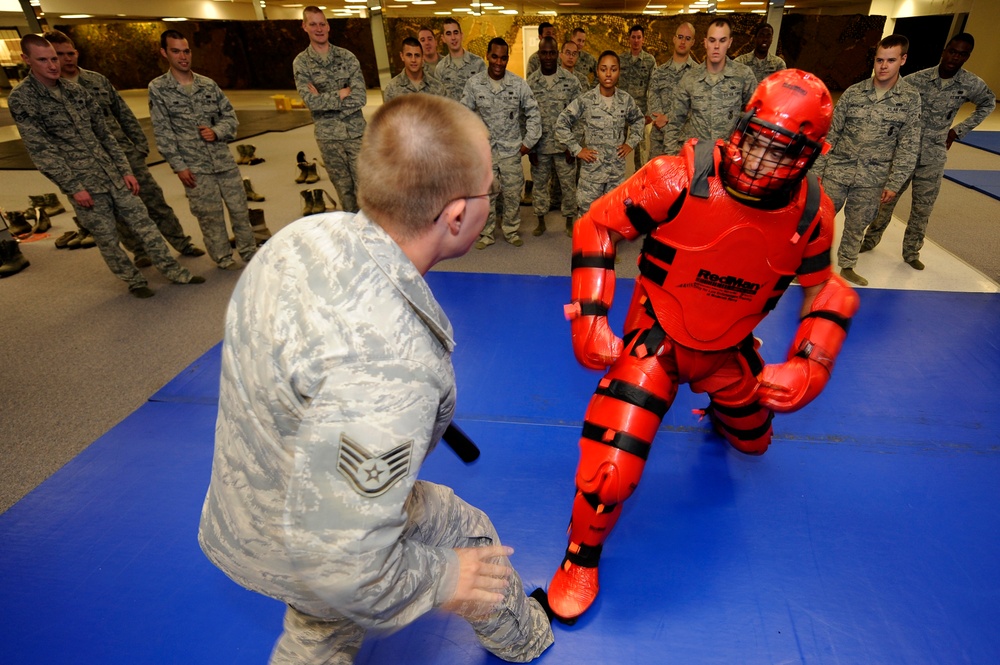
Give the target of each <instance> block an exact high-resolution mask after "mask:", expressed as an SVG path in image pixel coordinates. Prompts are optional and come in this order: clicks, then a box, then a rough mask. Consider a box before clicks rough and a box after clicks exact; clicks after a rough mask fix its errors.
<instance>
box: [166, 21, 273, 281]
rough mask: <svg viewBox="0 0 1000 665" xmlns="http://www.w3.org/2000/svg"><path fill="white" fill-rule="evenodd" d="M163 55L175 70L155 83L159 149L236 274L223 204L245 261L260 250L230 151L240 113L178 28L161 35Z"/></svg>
mask: <svg viewBox="0 0 1000 665" xmlns="http://www.w3.org/2000/svg"><path fill="white" fill-rule="evenodd" d="M160 55H162V56H163V57H164V59H166V61H167V64H168V65H169V66H170V69H169V70H168V71H167V73H166V74H164V75H163V76H159V77H157V78H155V79H153V80H152V81H150V82H149V119H150V120H151V121H152V123H153V134H154V135H155V136H156V146H157V148H159V150H160V154H162V155H163V158H164V159H166V160H167V163H168V164H170V168H171V169H173V171H174V173H176V174H177V177H178V178H179V179H180V181H181V182H182V183H183V184H184V193H185V194H186V195H187V198H188V205H189V206H191V214H192V215H194V216H195V218H196V219H197V220H198V226H200V227H201V235H202V237H203V238H204V239H205V247H207V248H208V255H209V256H210V257H211V258H212V260H213V261H215V263H216V265H218V266H219V267H220V268H222V269H223V270H234V269H236V268H237V265H236V262H235V261H234V260H233V250H232V247H231V246H230V244H229V233H228V232H227V231H226V215H225V212H224V210H223V207H222V205H223V202H224V203H225V207H226V209H228V210H229V223H230V224H231V225H232V227H233V235H234V236H235V237H236V251H238V252H239V254H240V257H241V258H242V259H243V261H244V262H248V261H250V259H251V258H253V255H254V252H256V251H257V243H256V241H255V240H254V237H253V230H252V229H251V228H250V210H249V208H248V207H247V192H246V188H245V187H244V186H243V177H242V176H241V175H240V169H239V167H238V166H237V165H236V160H235V159H233V154H232V153H231V152H230V151H229V142H230V141H232V140H233V139H235V138H236V127H237V125H238V124H239V121H238V120H237V119H236V111H235V110H233V105H232V104H230V103H229V100H228V99H227V98H226V96H225V95H224V94H223V92H222V89H221V88H219V86H218V84H217V83H216V82H215V81H213V80H212V79H210V78H208V77H207V76H202V75H201V74H195V73H194V72H193V71H191V47H189V46H188V41H187V39H185V38H184V35H182V34H180V33H179V32H177V31H176V30H167V31H165V32H164V33H163V34H161V35H160Z"/></svg>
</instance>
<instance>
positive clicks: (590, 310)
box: [580, 300, 608, 316]
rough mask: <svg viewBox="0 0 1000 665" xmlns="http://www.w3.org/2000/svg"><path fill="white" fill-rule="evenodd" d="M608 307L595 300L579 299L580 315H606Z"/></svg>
mask: <svg viewBox="0 0 1000 665" xmlns="http://www.w3.org/2000/svg"><path fill="white" fill-rule="evenodd" d="M607 315H608V308H607V307H605V306H604V305H602V304H601V303H599V302H597V301H596V300H587V301H582V300H581V301H580V316H607Z"/></svg>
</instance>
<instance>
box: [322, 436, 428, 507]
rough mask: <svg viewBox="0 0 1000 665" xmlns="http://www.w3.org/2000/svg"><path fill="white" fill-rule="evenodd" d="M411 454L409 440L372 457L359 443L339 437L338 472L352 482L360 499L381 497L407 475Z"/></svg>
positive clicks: (411, 446) (411, 443)
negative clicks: (361, 497) (362, 497)
mask: <svg viewBox="0 0 1000 665" xmlns="http://www.w3.org/2000/svg"><path fill="white" fill-rule="evenodd" d="M412 452H413V441H412V440H411V441H407V442H406V443H404V444H403V445H401V446H397V447H396V448H393V449H392V450H390V451H388V452H385V453H382V454H381V455H379V456H378V457H375V456H373V455H372V454H371V453H370V452H368V451H367V450H365V449H364V447H363V446H361V444H359V443H357V442H355V441H352V440H351V439H349V438H348V437H347V435H346V434H341V435H340V452H339V453H338V454H337V470H338V471H340V473H341V474H342V475H343V476H344V477H345V478H347V479H348V480H349V481H351V484H352V485H353V486H354V489H356V490H357V491H358V493H359V494H361V496H367V497H376V496H381V495H382V494H385V493H386V492H388V491H389V488H390V487H392V486H393V485H395V484H396V481H398V480H399V479H400V478H403V477H405V476H406V475H407V473H409V471H410V456H411V453H412Z"/></svg>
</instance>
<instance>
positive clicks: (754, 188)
mask: <svg viewBox="0 0 1000 665" xmlns="http://www.w3.org/2000/svg"><path fill="white" fill-rule="evenodd" d="M758 128H759V129H766V130H769V132H771V135H770V136H769V137H767V138H765V137H763V136H759V137H758V136H757V135H758V134H759V133H760V132H759V129H758ZM776 136H781V137H783V138H784V139H787V142H785V141H779V140H777V138H776ZM754 138H756V141H757V142H758V145H761V146H762V147H763V149H764V154H765V156H766V155H769V154H770V149H771V147H772V145H774V146H775V147H780V150H781V152H782V153H783V157H791V158H792V159H793V160H794V161H793V162H792V163H791V164H785V165H783V166H782V165H780V161H779V162H776V161H774V160H773V159H769V158H766V157H765V158H762V159H761V161H760V162H759V164H758V165H757V168H756V169H754V170H753V171H751V172H749V173H748V172H747V171H746V170H745V169H744V159H745V157H744V155H743V152H742V146H743V143H744V141H747V140H753V139H754ZM821 152H822V145H820V144H819V143H816V142H815V141H811V140H809V139H808V138H806V137H805V135H804V134H802V133H793V132H790V131H788V130H787V129H785V128H783V127H780V126H778V125H775V124H773V123H770V122H767V121H764V120H761V119H760V118H758V117H757V115H756V110H755V109H751V110H749V111H747V112H746V113H744V114H743V115H742V116H741V117H740V119H739V122H737V123H736V128H735V129H734V130H733V133H732V135H731V137H730V140H729V145H728V146H727V150H726V151H724V154H726V157H727V159H726V160H725V161H726V162H728V163H727V165H726V168H725V169H724V171H723V173H724V179H725V181H726V184H727V185H729V187H731V188H732V189H734V190H736V191H738V192H742V193H744V194H747V195H749V196H766V195H767V194H770V193H777V192H781V191H787V190H788V189H789V188H790V187H792V186H794V185H795V184H796V183H798V182H799V181H800V180H801V179H802V177H803V176H804V175H805V172H806V171H807V170H808V169H809V167H810V166H812V165H813V162H815V161H816V158H817V157H819V155H820V154H821Z"/></svg>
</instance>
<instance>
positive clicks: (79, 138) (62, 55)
mask: <svg viewBox="0 0 1000 665" xmlns="http://www.w3.org/2000/svg"><path fill="white" fill-rule="evenodd" d="M302 26H303V29H304V30H305V32H306V33H307V35H308V36H309V42H310V43H309V46H308V47H307V48H306V49H305V50H304V51H302V53H300V54H299V55H298V56H297V57H296V58H295V61H294V64H293V71H294V77H295V85H296V88H297V90H298V92H299V94H300V95H301V97H302V99H303V101H304V102H305V104H306V106H307V107H308V108H309V109H310V111H311V112H312V117H313V120H314V127H315V135H316V142H317V144H318V146H319V149H320V153H321V155H322V158H323V162H324V164H325V165H326V169H327V171H328V172H329V175H330V180H331V181H332V183H333V185H334V188H335V189H336V191H337V194H338V198H339V200H340V204H341V207H342V208H343V209H344V210H347V211H350V212H354V211H357V209H358V203H357V198H356V195H355V182H356V179H357V158H358V151H359V150H360V145H361V137H362V135H363V134H364V130H365V126H366V122H365V118H364V116H363V114H362V110H363V108H364V106H365V104H366V102H367V93H366V87H365V81H364V77H363V75H362V73H361V64H360V62H359V61H358V59H357V58H356V57H355V56H354V54H353V53H351V52H350V51H348V50H346V49H343V48H340V47H337V46H334V45H332V44H331V43H330V41H329V36H330V27H329V24H328V23H327V21H326V18H325V16H324V14H323V11H322V10H321V9H320V8H318V7H315V6H309V7H306V8H305V9H304V10H303V22H302ZM538 34H539V50H538V52H537V53H535V54H533V55H532V56H531V58H530V59H529V61H528V67H527V72H528V76H527V80H525V79H522V78H521V77H519V76H517V75H516V74H513V73H512V72H509V71H507V62H508V60H509V56H510V47H509V45H508V44H507V43H506V42H505V41H504V40H503V39H501V38H496V39H493V40H492V41H490V43H489V46H488V50H487V55H486V61H485V62H484V61H483V59H482V58H480V57H478V56H476V55H474V54H472V53H470V52H469V51H467V50H466V49H465V48H464V46H463V34H462V28H461V25H460V24H459V23H458V21H457V20H455V19H453V18H448V19H446V20H445V21H444V24H443V30H442V35H441V37H442V40H443V41H444V43H445V45H446V46H447V48H448V54H447V55H441V54H440V52H439V51H438V48H437V46H438V38H437V36H436V35H435V34H434V32H433V31H432V30H430V29H429V28H421V29H420V30H419V32H418V36H417V37H416V38H414V37H409V38H407V39H404V40H403V43H402V46H401V51H400V58H401V59H402V61H403V65H404V68H403V71H402V72H401V73H400V74H398V75H397V76H395V77H394V78H393V79H392V80H391V81H390V82H389V84H388V85H387V86H386V88H385V90H384V91H383V97H384V100H385V101H389V100H391V99H393V98H395V97H397V96H399V95H403V94H410V93H418V92H424V93H429V94H436V95H441V96H447V97H450V98H452V99H454V100H456V101H459V102H461V103H463V104H465V105H466V106H467V107H469V108H470V109H472V110H473V111H474V112H476V113H477V114H478V115H479V116H480V118H481V119H482V120H483V122H484V123H485V124H486V126H487V128H488V130H489V132H490V145H491V149H492V157H493V172H494V185H493V186H492V188H491V191H490V217H489V221H488V222H487V224H486V227H485V228H484V229H483V232H482V234H481V236H480V238H479V240H478V241H477V242H476V244H475V247H476V248H477V249H485V248H486V247H488V246H489V245H491V244H493V243H494V242H495V227H496V222H497V211H498V208H499V210H500V215H501V219H500V227H501V232H502V234H503V237H504V239H505V240H506V241H507V242H509V243H510V244H512V245H514V246H521V245H522V244H523V241H522V239H521V236H520V209H519V207H520V200H521V193H522V191H523V190H524V185H525V180H524V175H523V170H522V167H521V157H522V156H524V155H528V158H529V161H530V163H531V178H532V181H533V184H534V187H533V191H534V200H533V206H534V213H535V215H536V217H537V219H538V225H537V227H536V228H535V229H534V230H533V234H534V235H536V236H537V235H542V234H543V233H544V232H545V230H546V227H545V216H546V214H547V213H548V212H549V204H550V201H551V193H552V192H555V193H556V195H558V196H560V197H561V202H560V208H561V212H562V215H563V217H564V218H565V221H566V232H567V234H572V228H573V222H574V220H575V219H577V218H578V217H579V216H581V215H582V214H583V213H585V212H586V211H587V209H588V208H589V207H590V204H591V203H592V202H593V201H594V200H596V199H597V198H599V197H600V196H601V195H603V194H604V193H606V192H608V191H610V190H611V189H613V188H614V187H615V186H617V185H618V184H620V183H621V182H622V181H623V180H624V178H625V164H626V159H627V157H628V155H629V154H630V153H631V154H632V155H633V160H634V165H635V168H636V169H639V168H641V167H642V165H643V164H644V163H645V162H646V161H647V160H648V159H650V158H654V157H657V156H660V155H676V154H677V153H678V151H679V150H680V148H681V146H682V145H683V144H684V142H685V141H686V140H687V139H688V138H691V137H696V138H698V139H700V140H704V141H714V140H716V139H719V138H725V137H727V136H728V135H729V134H730V132H731V131H732V129H733V127H734V126H735V124H736V122H737V121H738V120H739V118H740V116H741V115H742V113H743V108H744V106H745V105H746V104H747V102H748V101H749V99H750V96H751V95H752V94H753V91H754V90H755V89H756V87H757V84H758V83H759V82H760V81H761V80H763V79H764V78H766V77H767V76H768V75H770V74H772V73H774V72H775V71H778V70H781V69H784V67H785V63H784V61H783V60H782V59H781V58H780V57H778V56H775V55H772V54H770V53H769V48H770V46H771V43H772V41H773V38H774V29H773V28H772V27H771V26H770V25H768V24H767V23H761V24H760V25H759V26H758V27H757V29H756V30H755V33H754V37H753V41H752V45H753V50H751V51H749V52H747V53H745V54H743V55H741V56H739V57H737V58H736V59H732V58H730V57H729V56H728V50H729V48H730V46H731V43H732V26H731V24H730V22H729V20H728V19H726V18H724V17H721V18H718V19H716V20H715V21H713V22H712V23H711V24H710V25H709V26H708V29H707V32H706V35H705V38H704V46H705V50H706V57H705V60H704V62H701V63H698V62H696V61H695V60H694V58H693V57H692V54H691V49H692V47H693V46H694V42H695V37H696V34H695V28H694V26H693V25H692V24H691V23H681V24H680V25H679V26H678V27H677V28H676V30H675V32H674V35H673V37H672V42H673V50H672V52H671V55H670V57H669V58H668V59H667V60H666V62H664V63H663V64H661V65H659V66H657V65H656V61H655V59H654V58H653V56H652V55H650V54H649V53H648V52H646V51H644V50H643V42H644V36H645V31H644V29H643V27H642V26H640V25H634V26H632V28H631V29H630V31H629V36H628V44H629V49H628V50H627V51H624V52H622V53H615V52H613V51H605V52H604V53H602V54H601V55H600V56H599V58H596V59H595V58H594V57H593V56H592V55H591V54H589V53H588V52H586V51H585V50H583V49H584V47H585V45H586V31H585V30H584V29H583V28H582V27H577V28H575V29H574V30H573V32H572V34H571V37H570V39H568V40H567V41H566V42H565V43H563V44H562V46H561V47H560V46H559V44H558V43H557V42H556V39H555V28H554V26H552V24H550V23H547V22H546V23H542V24H540V25H539V28H538ZM46 38H47V40H46ZM160 45H161V51H160V52H161V55H162V57H163V58H164V59H165V60H166V61H167V63H168V65H169V71H168V72H167V73H166V74H164V75H163V76H161V77H159V78H157V79H155V80H154V81H152V82H151V83H150V85H149V103H150V117H151V120H152V122H153V128H154V133H155V135H156V137H157V144H158V146H159V148H160V151H161V153H163V155H164V157H165V158H166V159H167V161H168V162H169V163H170V166H171V168H172V169H173V170H174V172H175V173H176V174H177V175H178V177H179V178H180V180H181V182H182V183H183V184H184V186H185V192H186V194H187V196H188V199H189V203H190V206H191V212H192V214H193V215H194V216H195V217H196V218H197V219H198V222H199V226H200V227H201V230H202V233H203V236H204V239H205V244H206V248H207V250H208V253H209V255H210V257H211V259H212V260H213V261H215V263H216V264H217V265H218V266H219V267H220V268H224V269H233V268H236V267H238V266H237V264H236V262H235V261H234V260H233V257H232V254H233V252H232V250H231V248H230V242H229V239H228V233H227V231H226V224H225V216H224V212H223V204H225V207H226V209H228V211H229V216H230V223H231V225H232V229H233V235H234V237H235V241H236V243H235V244H236V250H237V253H238V254H239V255H240V257H241V258H242V259H243V260H244V262H245V261H249V259H250V258H251V257H252V256H253V253H254V251H255V248H256V245H255V243H254V240H253V233H252V231H251V225H250V221H249V213H248V209H247V205H246V197H245V192H244V188H243V186H242V182H241V177H240V174H239V170H238V167H237V164H236V162H235V160H234V159H233V157H232V155H231V153H230V151H229V149H228V145H227V144H228V142H229V141H231V140H233V139H234V138H235V134H236V125H237V120H236V114H235V111H234V110H233V107H232V105H231V104H230V102H229V100H228V99H227V98H226V96H225V95H224V94H223V93H222V91H221V89H219V86H218V85H217V84H216V83H215V82H214V81H212V80H211V79H208V78H206V77H204V76H201V75H199V74H196V73H194V72H193V71H191V51H190V47H189V46H188V44H187V40H186V39H185V38H184V36H183V35H182V34H180V33H179V32H176V31H173V30H168V31H166V32H165V33H163V36H161V44H160ZM974 45H975V42H974V39H973V38H972V36H971V35H969V34H967V33H961V34H958V35H956V36H955V37H953V38H952V39H951V40H950V41H949V42H948V44H947V46H946V48H945V50H944V53H943V55H942V59H941V62H940V64H939V65H938V66H937V67H932V68H929V69H925V70H923V71H920V72H916V73H914V74H911V75H910V76H908V77H906V78H905V79H901V78H900V76H899V68H900V67H901V66H902V65H903V64H904V63H905V62H906V55H907V50H908V48H909V44H908V41H907V39H906V38H905V37H903V36H901V35H890V36H888V37H886V38H885V39H883V40H882V41H881V42H880V43H879V46H878V48H877V50H876V56H875V62H876V66H875V72H874V76H873V77H872V78H871V79H868V80H866V81H862V82H861V83H858V84H855V85H854V86H851V87H850V88H849V89H848V90H847V91H845V92H844V94H843V95H842V96H841V98H840V100H839V102H838V103H837V105H836V110H835V115H834V123H833V127H832V128H831V131H830V136H829V137H828V140H829V143H830V146H831V149H830V151H829V154H827V155H824V156H823V157H821V158H820V160H819V161H818V163H817V165H816V167H815V168H814V171H815V172H816V173H817V175H819V176H821V177H822V178H823V181H824V187H825V190H826V191H827V193H828V194H829V195H830V197H831V198H832V200H833V202H834V204H835V207H836V208H837V210H838V211H839V210H840V209H841V208H845V230H844V234H843V237H842V240H841V243H840V247H839V249H838V252H837V258H838V264H839V266H840V268H841V271H842V274H843V275H844V277H845V279H847V280H848V281H851V282H853V283H855V284H859V285H866V284H867V280H865V278H864V277H862V276H861V275H859V274H858V273H857V272H855V270H854V267H855V265H856V263H857V260H858V255H859V254H860V253H862V252H866V251H869V250H871V249H872V248H874V247H875V245H877V244H878V242H879V241H880V240H881V237H882V234H883V232H884V231H885V229H886V227H887V226H888V223H889V221H890V220H891V218H892V211H893V209H894V207H895V204H896V202H897V200H898V195H899V194H900V193H901V192H903V191H904V190H905V189H906V187H908V186H909V185H910V183H911V182H912V184H913V189H914V196H913V206H912V208H911V211H910V217H909V219H908V221H907V228H906V232H905V236H904V240H903V249H902V254H903V260H904V261H905V262H906V263H907V264H909V265H910V266H912V267H913V268H915V269H917V270H922V269H923V268H924V264H923V263H922V262H921V261H920V258H919V257H920V249H921V247H922V245H923V240H924V235H925V233H926V228H927V224H928V221H929V217H930V213H931V210H932V208H933V205H934V202H935V200H936V198H937V195H938V192H939V191H940V186H941V179H942V177H943V173H944V164H945V160H946V154H947V150H948V148H950V147H951V143H952V142H953V141H954V140H956V139H960V138H962V137H963V136H964V135H965V134H966V133H968V132H969V131H971V130H972V129H973V128H974V127H976V126H977V125H978V124H979V123H980V122H982V120H983V119H984V118H985V117H986V116H988V115H989V114H990V113H991V112H992V110H993V108H994V107H995V104H996V98H995V96H994V94H993V92H992V91H991V90H990V89H989V88H988V87H987V86H986V84H985V83H984V82H983V81H982V79H980V78H979V77H978V76H976V75H974V74H972V73H971V72H968V71H967V70H965V69H963V65H964V63H965V61H966V60H968V58H969V56H970V55H971V53H972V49H973V47H974ZM49 49H52V50H51V51H49ZM22 52H23V58H24V60H25V62H26V63H27V64H28V66H29V69H30V71H31V75H30V76H29V77H28V79H26V80H25V81H24V82H23V83H22V84H20V85H18V87H17V88H16V89H15V90H14V91H13V92H12V93H11V96H10V107H11V111H12V115H13V117H14V120H15V122H16V124H17V126H18V129H19V130H20V132H21V136H22V138H23V140H24V143H25V147H26V148H27V149H28V152H29V154H30V155H31V157H32V159H33V160H34V162H35V164H36V166H38V168H39V170H40V171H41V172H42V173H43V174H45V175H46V176H47V177H48V178H49V179H50V180H52V181H53V182H55V183H56V184H57V185H58V186H59V187H60V189H61V190H62V191H63V193H64V194H66V195H67V196H68V197H69V198H70V201H71V203H72V204H73V206H74V208H75V209H76V212H77V217H78V220H79V223H80V225H81V226H82V227H83V228H85V229H87V230H88V231H90V232H91V233H92V234H93V235H94V238H95V240H96V241H97V244H98V246H99V247H100V248H101V254H102V256H103V258H104V259H105V261H106V262H107V264H108V266H109V268H110V269H111V271H112V273H114V274H115V275H116V276H118V277H119V278H120V279H122V280H124V281H125V282H126V283H127V284H128V286H129V289H130V291H131V292H132V293H133V294H134V295H136V296H138V297H149V296H150V295H152V291H151V290H150V289H149V288H148V285H147V283H146V280H145V278H144V277H143V276H142V273H140V272H139V271H138V269H137V268H136V265H139V266H140V267H141V266H143V265H149V264H150V263H152V264H153V265H155V266H156V267H157V268H158V269H159V270H160V271H161V272H163V273H164V274H165V275H167V277H168V278H169V279H171V280H172V281H175V282H185V283H187V282H190V281H192V280H190V273H188V272H187V270H186V269H184V268H183V267H181V266H180V265H179V264H177V263H176V261H175V260H174V259H173V258H172V257H170V255H169V254H168V253H167V251H166V248H165V243H164V238H165V239H166V240H167V241H168V242H169V243H170V244H171V245H172V246H173V247H174V248H175V249H176V250H177V251H178V252H180V253H181V254H182V255H191V256H198V255H200V254H201V253H203V250H201V249H200V248H198V247H195V246H194V245H193V244H191V239H190V237H188V236H186V235H184V232H183V229H182V228H181V227H180V223H179V221H178V220H177V217H176V215H175V214H174V213H173V211H172V210H171V209H170V207H169V206H168V205H167V204H166V202H165V201H164V200H163V194H162V190H160V188H159V186H158V185H157V184H156V182H155V181H154V180H153V178H152V176H151V175H150V174H149V170H148V168H147V167H146V165H145V156H146V154H147V153H148V151H149V146H148V145H147V143H146V139H145V136H144V134H143V132H142V130H141V127H140V126H139V124H138V122H137V121H136V119H135V116H134V115H133V114H132V112H131V111H130V110H129V109H128V107H127V105H126V104H125V103H124V102H123V101H122V100H121V98H120V97H119V95H118V93H117V91H115V90H114V88H113V87H112V86H111V84H110V82H108V81H107V79H106V78H105V77H104V76H102V75H101V74H98V73H96V72H90V71H88V70H85V69H80V68H78V67H77V65H76V57H77V54H76V51H75V48H74V46H73V43H72V41H70V40H69V38H68V37H67V36H66V35H64V34H62V33H60V32H58V31H52V32H49V33H46V35H45V37H41V36H38V35H28V36H26V37H25V39H24V40H22ZM595 84H596V85H595ZM619 84H620V86H619ZM77 85H79V86H80V87H81V88H82V90H77V89H76V86H77ZM965 102H972V103H974V104H975V105H976V110H975V112H974V113H973V114H972V115H971V116H970V117H969V118H968V119H966V120H965V121H964V122H962V123H960V124H958V125H956V126H954V127H952V126H951V122H952V120H953V119H954V117H955V115H956V114H957V112H958V110H959V108H960V107H961V106H962V104H964V103H965ZM922 109H923V111H922ZM645 126H649V129H650V133H649V147H648V149H647V148H646V140H645V139H646V136H645ZM85 153H86V154H87V156H86V157H83V156H82V155H84V154H85ZM74 154H77V155H78V156H79V158H74V157H73V155H74ZM553 180H554V181H555V183H553V185H554V186H552V187H550V182H551V181H553ZM126 189H128V190H130V191H131V192H132V193H133V194H138V197H136V196H129V197H126V196H124V191H125V190H126ZM93 193H98V194H101V196H99V197H98V198H97V199H95V198H94V197H93V196H91V194H93ZM136 198H141V201H136V200H135V199H136ZM135 203H140V206H139V207H138V208H137V207H136V206H134V205H133V204H135ZM141 208H145V210H143V209H141ZM120 242H122V243H124V244H125V246H126V248H127V249H129V250H130V251H131V252H133V254H134V255H135V261H136V263H133V261H132V260H130V259H129V257H128V256H127V255H126V254H125V253H124V252H122V249H121V247H120V244H119V243H120ZM200 280H201V278H195V279H194V280H193V281H195V282H198V281H200Z"/></svg>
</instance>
